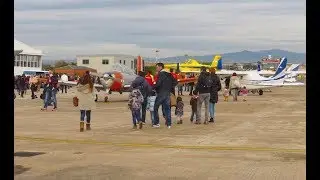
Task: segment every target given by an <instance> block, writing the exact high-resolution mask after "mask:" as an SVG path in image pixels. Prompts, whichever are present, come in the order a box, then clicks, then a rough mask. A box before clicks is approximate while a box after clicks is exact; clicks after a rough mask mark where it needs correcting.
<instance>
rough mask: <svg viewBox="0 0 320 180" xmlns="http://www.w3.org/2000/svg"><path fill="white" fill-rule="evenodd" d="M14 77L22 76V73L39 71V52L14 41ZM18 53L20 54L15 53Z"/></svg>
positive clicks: (40, 66)
mask: <svg viewBox="0 0 320 180" xmlns="http://www.w3.org/2000/svg"><path fill="white" fill-rule="evenodd" d="M14 51H15V57H14V75H15V76H16V75H22V74H23V72H24V71H41V70H42V56H43V53H42V51H41V50H38V49H34V48H32V47H30V46H29V45H26V44H24V43H22V42H20V41H18V40H16V39H15V40H14ZM16 52H20V53H16Z"/></svg>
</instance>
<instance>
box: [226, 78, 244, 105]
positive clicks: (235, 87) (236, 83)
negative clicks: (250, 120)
mask: <svg viewBox="0 0 320 180" xmlns="http://www.w3.org/2000/svg"><path fill="white" fill-rule="evenodd" d="M240 87H241V85H240V80H239V77H238V76H237V74H236V73H233V74H232V76H231V78H230V84H229V90H230V91H231V95H232V96H233V101H238V92H239V88H240Z"/></svg>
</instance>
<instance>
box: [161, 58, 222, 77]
mask: <svg viewBox="0 0 320 180" xmlns="http://www.w3.org/2000/svg"><path fill="white" fill-rule="evenodd" d="M201 67H207V68H211V67H214V68H216V69H217V70H220V69H222V59H221V56H220V55H216V56H214V57H213V58H212V62H211V65H206V64H201V63H199V62H198V61H197V60H195V59H189V60H187V61H186V62H184V63H174V64H165V65H164V69H165V70H167V71H168V70H169V69H176V70H179V71H180V72H185V73H192V72H200V68H201Z"/></svg>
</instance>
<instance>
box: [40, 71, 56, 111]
mask: <svg viewBox="0 0 320 180" xmlns="http://www.w3.org/2000/svg"><path fill="white" fill-rule="evenodd" d="M57 88H58V77H57V75H56V74H55V75H53V74H52V72H50V73H49V77H48V78H47V84H46V85H45V93H44V107H43V108H42V109H41V110H42V111H45V110H47V107H48V106H49V104H50V103H51V99H52V101H53V106H54V107H53V109H52V111H54V110H57V96H56V95H57V91H58V89H57Z"/></svg>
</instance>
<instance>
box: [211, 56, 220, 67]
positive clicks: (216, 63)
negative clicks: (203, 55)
mask: <svg viewBox="0 0 320 180" xmlns="http://www.w3.org/2000/svg"><path fill="white" fill-rule="evenodd" d="M211 67H214V68H216V70H221V69H222V58H221V56H220V55H216V56H214V57H213V58H212V63H211Z"/></svg>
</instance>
